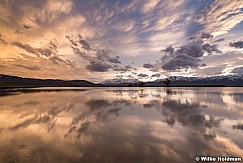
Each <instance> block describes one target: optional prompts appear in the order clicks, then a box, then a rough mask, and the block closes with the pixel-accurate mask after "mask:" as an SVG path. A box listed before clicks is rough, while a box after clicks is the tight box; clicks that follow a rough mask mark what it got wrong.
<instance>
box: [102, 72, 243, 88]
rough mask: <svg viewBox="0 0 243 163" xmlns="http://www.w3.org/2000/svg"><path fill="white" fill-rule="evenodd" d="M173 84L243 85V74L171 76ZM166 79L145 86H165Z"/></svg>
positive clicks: (109, 82)
mask: <svg viewBox="0 0 243 163" xmlns="http://www.w3.org/2000/svg"><path fill="white" fill-rule="evenodd" d="M169 79H170V85H171V86H187V85H188V86H207V85H218V86H243V75H227V76H211V77H183V76H171V77H169ZM164 81H165V79H156V80H154V81H151V82H145V83H144V85H145V86H165V83H164ZM134 83H140V81H139V80H138V79H122V78H115V79H109V80H105V81H104V82H102V83H101V84H104V85H110V86H115V85H120V86H127V85H128V84H134Z"/></svg>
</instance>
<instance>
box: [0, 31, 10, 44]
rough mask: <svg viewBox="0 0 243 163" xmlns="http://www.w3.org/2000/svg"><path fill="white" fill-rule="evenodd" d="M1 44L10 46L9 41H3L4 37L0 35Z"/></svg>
mask: <svg viewBox="0 0 243 163" xmlns="http://www.w3.org/2000/svg"><path fill="white" fill-rule="evenodd" d="M0 43H3V44H5V45H7V44H8V42H7V41H5V40H4V39H3V37H2V35H1V34H0Z"/></svg>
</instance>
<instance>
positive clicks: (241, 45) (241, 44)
mask: <svg viewBox="0 0 243 163" xmlns="http://www.w3.org/2000/svg"><path fill="white" fill-rule="evenodd" d="M229 45H230V46H231V47H234V48H238V49H240V48H243V40H241V41H236V42H231V43H230V44H229Z"/></svg>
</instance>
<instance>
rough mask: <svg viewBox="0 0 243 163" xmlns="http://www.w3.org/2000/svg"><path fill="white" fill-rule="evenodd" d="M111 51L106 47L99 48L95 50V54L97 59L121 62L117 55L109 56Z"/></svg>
mask: <svg viewBox="0 0 243 163" xmlns="http://www.w3.org/2000/svg"><path fill="white" fill-rule="evenodd" d="M112 53H113V52H112V51H111V50H110V49H108V48H106V49H100V50H97V52H96V56H97V59H98V60H100V61H106V62H110V63H116V64H121V61H119V57H118V56H116V57H112V56H111V54H112Z"/></svg>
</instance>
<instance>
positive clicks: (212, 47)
mask: <svg viewBox="0 0 243 163" xmlns="http://www.w3.org/2000/svg"><path fill="white" fill-rule="evenodd" d="M202 48H203V50H204V51H206V52H207V53H208V54H212V53H213V52H216V53H222V51H221V50H219V49H218V46H217V45H216V44H214V45H210V44H208V43H206V44H203V46H202Z"/></svg>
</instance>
